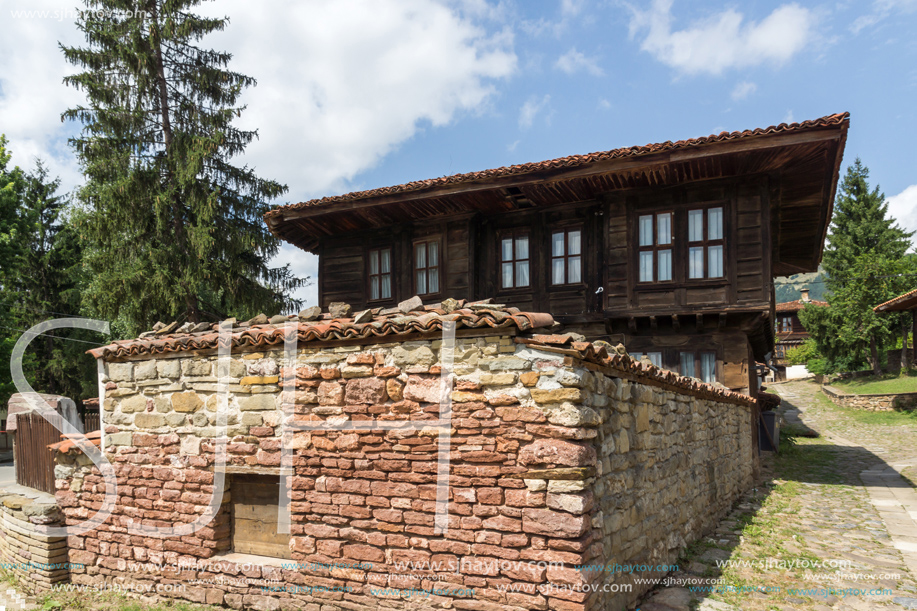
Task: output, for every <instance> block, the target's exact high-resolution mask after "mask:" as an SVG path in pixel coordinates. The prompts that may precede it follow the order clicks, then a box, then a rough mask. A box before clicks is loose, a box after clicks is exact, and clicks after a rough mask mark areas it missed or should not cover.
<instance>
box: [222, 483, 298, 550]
mask: <svg viewBox="0 0 917 611" xmlns="http://www.w3.org/2000/svg"><path fill="white" fill-rule="evenodd" d="M230 494H231V499H232V524H233V528H232V549H233V551H234V552H238V553H241V554H256V555H258V556H271V557H273V558H292V554H291V553H290V535H289V533H278V532H277V505H278V502H279V498H280V476H277V475H248V474H245V475H240V474H235V475H233V476H232V487H231V488H230Z"/></svg>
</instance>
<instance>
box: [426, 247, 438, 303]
mask: <svg viewBox="0 0 917 611" xmlns="http://www.w3.org/2000/svg"><path fill="white" fill-rule="evenodd" d="M427 261H428V263H427V267H436V266H437V265H439V242H427ZM430 292H431V293H432V292H434V291H430Z"/></svg>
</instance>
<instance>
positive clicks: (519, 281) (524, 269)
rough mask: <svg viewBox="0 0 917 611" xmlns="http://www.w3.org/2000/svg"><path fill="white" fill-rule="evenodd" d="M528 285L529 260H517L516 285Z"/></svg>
mask: <svg viewBox="0 0 917 611" xmlns="http://www.w3.org/2000/svg"><path fill="white" fill-rule="evenodd" d="M528 285H529V262H528V261H519V262H517V263H516V286H528Z"/></svg>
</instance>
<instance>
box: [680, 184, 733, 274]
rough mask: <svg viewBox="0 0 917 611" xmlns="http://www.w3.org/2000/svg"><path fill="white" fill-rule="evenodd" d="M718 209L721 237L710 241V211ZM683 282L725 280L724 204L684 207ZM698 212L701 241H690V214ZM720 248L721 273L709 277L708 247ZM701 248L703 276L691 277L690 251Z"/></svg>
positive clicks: (725, 212)
mask: <svg viewBox="0 0 917 611" xmlns="http://www.w3.org/2000/svg"><path fill="white" fill-rule="evenodd" d="M714 208H719V209H720V210H721V213H720V216H721V224H720V234H721V235H722V236H723V237H722V238H720V239H718V240H711V239H710V221H709V218H710V217H709V213H710V210H712V209H714ZM685 210H686V211H685V215H686V216H685V221H686V222H685V251H684V252H685V281H686V282H689V283H694V282H724V281H726V279H727V269H728V267H727V262H726V261H727V250H726V216H727V206H726V202H716V203H709V204H704V205H688V206H686V207H685ZM698 210H700V211H701V212H702V215H701V225H702V229H703V239H702V240H698V241H694V242H692V241H691V213H692V212H696V211H698ZM712 246H721V247H722V249H723V273H722V275H719V276H715V277H710V276H709V273H710V247H712ZM692 248H701V249H702V252H703V255H704V262H703V275H702V276H700V277H697V278H692V277H691V249H692Z"/></svg>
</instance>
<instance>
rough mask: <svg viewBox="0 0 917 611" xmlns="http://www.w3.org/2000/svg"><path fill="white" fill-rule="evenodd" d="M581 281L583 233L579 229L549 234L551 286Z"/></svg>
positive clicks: (573, 228)
mask: <svg viewBox="0 0 917 611" xmlns="http://www.w3.org/2000/svg"><path fill="white" fill-rule="evenodd" d="M582 281H583V231H582V229H581V228H579V227H572V228H567V229H563V230H559V231H555V232H553V233H552V234H551V284H552V285H559V284H579V283H580V282H582Z"/></svg>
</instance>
